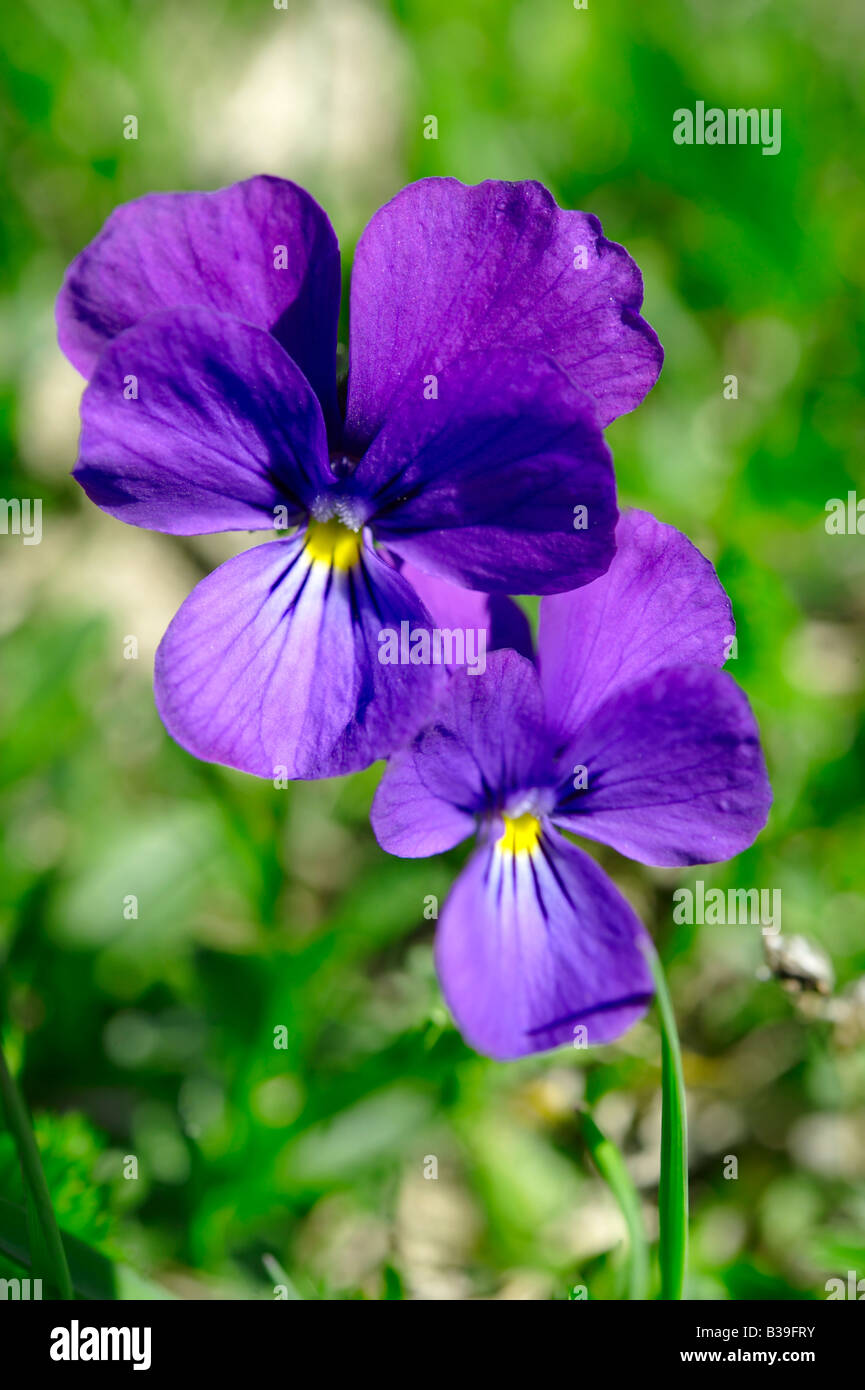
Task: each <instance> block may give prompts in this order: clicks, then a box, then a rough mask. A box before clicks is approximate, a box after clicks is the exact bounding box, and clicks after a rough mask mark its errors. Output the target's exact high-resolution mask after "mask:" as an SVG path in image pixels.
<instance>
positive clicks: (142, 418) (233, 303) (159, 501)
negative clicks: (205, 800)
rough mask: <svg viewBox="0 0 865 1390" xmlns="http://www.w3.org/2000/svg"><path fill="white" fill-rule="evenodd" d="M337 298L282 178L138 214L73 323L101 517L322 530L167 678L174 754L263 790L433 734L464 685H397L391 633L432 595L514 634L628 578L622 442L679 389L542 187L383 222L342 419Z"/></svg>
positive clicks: (362, 289)
mask: <svg viewBox="0 0 865 1390" xmlns="http://www.w3.org/2000/svg"><path fill="white" fill-rule="evenodd" d="M339 297H340V263H339V252H338V248H337V243H336V238H335V236H334V233H333V230H332V228H331V226H330V223H329V222H328V219H327V217H326V216H325V214H324V213H323V212H322V210H321V208H319V207H318V205H317V204H316V203H315V202H314V201H313V199H312V198H310V197H309V195H308V194H306V193H305V192H304V191H303V190H302V189H300V188H298V187H297V186H296V185H294V184H292V183H287V182H285V181H283V180H280V179H275V178H269V177H264V176H262V177H258V178H253V179H250V180H248V181H247V182H245V183H240V184H236V185H234V186H233V187H231V188H227V189H223V190H221V191H219V192H216V193H204V194H202V193H169V194H161V193H160V194H156V193H154V194H149V195H147V196H146V197H143V198H140V199H138V200H137V201H136V202H133V203H129V204H126V205H125V206H123V207H120V208H118V209H116V211H115V212H113V213H112V215H111V216H110V217H109V219H108V221H107V222H106V224H105V226H104V227H103V229H102V231H101V232H100V233H99V235H98V236H97V237H96V239H95V240H94V241H93V242H92V243H91V244H90V245H89V246H88V247H86V248H85V250H84V251H82V252H81V254H80V255H79V256H78V257H77V258H76V260H75V261H74V262H73V264H72V265H71V267H70V269H69V271H68V273H67V276H66V279H65V282H64V285H63V289H62V291H61V293H60V297H59V301H58V311H57V314H58V326H59V338H60V343H61V346H62V347H63V350H64V351H65V352H66V354H67V356H68V357H69V358H70V360H71V361H72V362H73V363H74V365H75V366H76V367H78V368H79V370H80V371H82V372H83V373H84V374H85V375H89V376H90V378H91V379H90V384H89V386H88V387H87V389H86V391H85V393H84V397H83V401H82V433H81V445H80V456H79V461H78V465H77V468H76V470H75V476H76V478H77V479H78V481H79V482H80V484H81V485H82V487H83V488H84V490H85V491H86V492H87V494H88V496H89V497H90V498H91V499H92V500H93V501H94V502H95V503H97V505H98V506H100V507H102V508H103V510H105V511H107V512H109V513H110V514H111V515H112V516H115V517H118V518H120V519H121V520H122V521H125V522H128V523H130V524H132V525H135V526H144V527H149V528H151V529H153V530H156V531H165V532H171V533H173V534H175V535H195V534H200V533H202V532H209V531H221V530H249V531H251V530H262V531H267V530H271V529H273V528H274V526H275V524H276V526H277V527H279V526H285V527H287V528H291V527H297V528H298V529H297V530H296V531H295V532H294V533H293V534H291V535H290V536H288V537H287V538H283V539H280V540H275V541H272V542H271V543H269V544H267V545H261V546H256V547H254V548H253V549H251V550H247V551H246V552H245V553H243V554H241V555H238V556H237V557H235V558H234V559H231V560H229V561H228V562H227V563H226V564H224V565H222V566H220V567H219V568H218V569H217V570H215V571H214V572H213V573H212V574H211V575H209V576H208V577H207V578H206V579H204V580H203V581H202V582H201V583H200V584H199V585H198V586H197V588H196V589H195V590H194V591H193V593H192V594H191V595H190V597H189V598H188V599H187V600H186V602H185V603H184V604H183V606H182V607H181V609H180V611H179V612H178V614H177V615H176V617H175V618H174V620H173V621H172V623H171V625H170V627H169V629H168V631H167V633H166V635H165V637H164V639H163V641H162V643H161V645H160V647H159V650H158V653H157V658H156V674H155V689H156V700H157V705H158V708H159V711H160V714H161V716H162V719H163V721H164V723H165V725H166V727H167V728H168V730H169V732H170V733H171V734H172V735H173V736H174V738H175V739H176V740H177V741H178V742H179V743H180V744H181V745H182V746H183V747H184V748H186V749H188V750H189V751H190V752H192V753H194V754H195V755H196V756H198V757H199V758H203V759H206V760H210V761H216V762H222V763H226V764H228V765H230V766H232V767H236V768H241V769H243V770H245V771H247V772H251V773H256V774H258V775H260V776H264V777H271V776H273V775H274V773H275V770H277V769H281V770H284V771H283V775H287V776H289V777H323V776H330V775H334V774H338V773H345V772H350V771H353V770H355V769H358V768H362V767H365V766H367V765H368V764H369V763H371V762H372V761H373V760H374V759H376V758H378V757H382V756H385V755H387V754H388V753H390V752H391V751H393V750H394V749H395V748H397V747H398V746H400V744H401V743H402V742H403V741H404V740H405V739H406V738H407V737H409V736H410V734H411V733H413V732H414V731H415V730H416V729H417V728H418V727H419V724H420V723H421V722H422V721H423V719H424V718H425V717H426V716H427V714H428V713H429V710H430V709H431V708H432V701H433V699H434V697H435V691H436V688H437V679H438V680H441V679H444V676H443V672H442V671H441V670H433V669H431V668H429V667H427V668H423V667H420V666H415V665H384V664H382V663H381V662H379V661H378V660H377V640H376V639H377V634H378V633H379V632H380V631H381V630H382V629H383V628H389V627H391V626H392V627H394V628H398V627H399V625H400V623H401V622H402V621H408V622H410V623H411V624H413V625H415V624H419V625H422V624H424V623H428V622H429V613H428V611H427V609H426V607H425V605H424V602H423V601H422V598H421V596H420V595H419V594H418V592H417V591H416V589H415V588H414V587H413V586H412V584H411V583H410V582H409V579H408V578H407V575H408V574H410V573H411V572H412V571H416V572H422V573H424V574H425V575H427V576H429V577H433V578H436V579H438V580H443V581H446V582H450V583H451V584H453V585H455V586H462V587H463V589H469V590H476V591H480V592H478V593H477V594H476V595H475V596H474V598H473V599H471V600H469V599H463V600H461V603H462V606H463V609H465V608H466V605H467V604H468V605H469V608H472V604H473V605H474V607H473V608H472V612H473V613H474V615H475V616H474V621H475V623H476V624H478V625H485V626H487V627H490V626H491V627H492V628H495V626H496V622H495V621H494V619H495V615H494V613H493V606H495V604H496V602H498V615H499V619H501V620H503V621H504V622H505V626H506V627H507V625H508V622H509V621H510V619H509V617H508V613H509V610H508V609H507V607H506V601H505V600H504V598H503V596H504V595H505V594H507V593H523V592H528V593H554V592H557V591H562V590H565V589H573V588H574V587H575V586H578V585H581V584H584V583H586V582H587V581H589V580H592V579H594V578H595V577H596V576H598V575H600V574H603V572H604V571H605V570H606V568H607V566H608V564H609V562H610V559H611V557H612V554H613V550H614V541H613V532H614V527H615V522H616V517H617V512H616V505H615V487H614V479H613V471H612V464H611V459H610V455H609V451H608V449H607V447H606V445H605V443H604V440H603V437H602V434H601V429H602V427H603V426H604V425H606V424H607V423H609V421H611V420H613V419H614V418H615V417H616V416H618V415H620V414H621V413H622V412H623V411H627V410H631V409H632V408H633V407H634V406H635V405H637V404H638V402H639V401H640V400H641V399H642V398H643V396H644V395H645V394H646V392H647V391H648V390H649V389H650V388H651V386H652V385H653V383H654V381H655V379H656V377H657V374H658V371H659V369H660V362H661V350H660V346H659V344H658V341H657V338H656V337H655V334H654V333H653V332H652V330H651V328H649V326H648V324H646V323H645V322H644V321H643V320H642V319H641V318H640V316H639V312H638V310H639V307H640V304H641V302H642V282H641V278H640V273H639V271H638V269H637V267H636V265H635V264H634V262H633V261H632V260H631V259H630V257H629V256H628V255H627V254H626V252H625V251H624V250H623V249H622V248H621V247H619V246H616V245H614V244H613V243H611V242H609V241H606V240H605V239H604V237H603V236H602V234H601V229H600V224H599V223H598V221H597V219H596V218H594V217H589V216H586V215H584V214H583V213H578V212H567V211H562V210H561V209H560V208H558V207H557V206H556V204H555V202H554V200H553V199H552V197H551V196H550V194H549V193H547V192H546V190H545V189H544V188H542V187H541V186H540V185H539V184H537V183H498V182H487V183H483V184H480V185H478V186H477V187H468V186H465V185H463V184H460V183H458V182H457V181H455V180H453V179H428V180H424V181H422V182H420V183H417V184H414V185H412V186H411V187H409V188H406V189H404V190H403V192H402V193H400V194H399V195H398V196H397V197H396V198H394V199H393V201H392V202H390V203H388V204H387V206H386V207H384V208H382V209H381V210H380V211H379V212H378V213H376V215H375V216H374V217H373V219H372V221H371V222H370V224H369V226H368V227H367V229H366V231H365V233H364V235H363V237H362V238H361V241H360V244H359V246H358V249H357V254H356V256H355V262H354V273H353V276H352V284H351V342H350V354H349V377H348V389H347V402H346V409H345V414H344V417H343V413H342V411H341V409H340V405H339V400H338V394H337V382H336V335H337V320H338V315H339ZM577 506H580V507H585V508H586V509H587V511H586V516H587V525H586V527H585V529H574V509H575V507H577ZM376 543H378V544H379V545H382V546H384V547H385V548H386V550H387V551H388V552H389V554H384V553H382V551H380V550H376V548H375V545H376ZM394 556H395V557H397V563H396V564H394V563H392V562H391V560H392V558H393V557H394ZM400 564H402V566H403V568H402V570H400V568H398V565H400ZM488 593H492V594H493V595H496V596H498V599H495V598H494V599H493V600H492V601H491V600H489V599H488V598H487V594H488ZM503 604H504V605H505V607H504V608H503V607H502V605H503ZM510 617H511V618H512V617H513V614H511V615H510ZM499 626H501V623H499ZM492 635H493V636H494V633H493V634H492ZM500 637H501V634H500ZM506 639H507V633H505V634H504V638H503V639H502V640H506Z"/></svg>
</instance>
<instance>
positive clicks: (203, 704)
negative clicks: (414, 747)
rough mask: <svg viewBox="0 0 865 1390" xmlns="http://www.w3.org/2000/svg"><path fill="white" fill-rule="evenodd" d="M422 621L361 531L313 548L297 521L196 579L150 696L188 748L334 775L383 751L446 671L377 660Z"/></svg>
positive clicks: (260, 769)
mask: <svg viewBox="0 0 865 1390" xmlns="http://www.w3.org/2000/svg"><path fill="white" fill-rule="evenodd" d="M403 620H407V621H409V622H412V623H415V622H416V623H424V622H427V621H428V618H427V615H426V613H425V610H424V608H423V606H422V605H421V603H420V601H419V599H417V597H416V596H415V595H414V593H413V592H412V590H411V589H410V587H409V585H408V584H406V582H405V580H404V579H402V578H400V576H399V575H398V574H397V573H396V572H395V571H394V570H393V569H392V568H391V566H389V565H387V564H385V563H384V561H383V560H380V559H379V557H378V556H377V555H376V554H375V552H374V551H373V550H372V549H371V547H369V546H368V545H364V547H363V549H362V551H360V553H359V555H358V558H357V560H356V561H354V562H353V563H352V564H350V565H346V564H344V563H340V564H333V563H327V562H326V561H324V560H321V559H317V558H311V555H310V549H309V546H308V544H307V541H306V536H305V533H300V534H298V535H297V536H293V537H292V538H291V539H290V540H286V541H272V542H270V543H268V544H266V545H259V546H255V547H254V548H253V549H252V550H247V551H245V552H244V553H243V554H241V555H237V556H235V557H234V558H233V559H231V560H228V561H227V562H226V563H225V564H224V565H220V567H219V569H217V570H214V572H213V573H212V574H210V575H208V577H207V578H206V579H204V580H202V582H201V583H200V584H199V585H198V586H197V587H196V588H195V589H194V590H193V592H192V593H191V594H190V596H189V598H188V599H187V600H186V602H185V603H184V604H183V606H182V607H181V609H180V610H179V612H178V613H177V615H176V617H175V618H174V620H173V621H172V623H171V625H170V626H169V628H168V631H167V632H166V634H165V636H164V638H163V639H162V642H161V644H160V646H159V650H158V651H157V653H156V672H155V690H156V703H157V707H158V709H159V713H160V716H161V718H162V721H163V723H164V724H165V727H166V728H167V730H168V732H169V733H170V734H171V735H172V737H173V738H175V739H176V740H177V742H178V743H179V744H180V745H181V747H183V748H185V749H186V750H187V751H188V752H190V753H192V754H194V755H195V757H197V758H201V759H203V760H204V761H205V762H219V763H225V764H227V765H228V766H229V767H236V768H239V769H240V770H241V771H243V772H251V773H254V774H255V775H256V776H259V777H288V778H297V777H309V778H316V777H336V776H339V775H341V774H343V773H347V772H356V771H358V770H359V769H360V768H364V767H368V766H369V764H370V763H372V762H374V761H375V760H376V759H377V758H383V757H387V755H388V754H390V753H392V752H393V751H394V749H396V748H398V747H399V746H400V744H401V743H404V742H405V741H406V740H407V739H408V738H410V737H411V735H412V734H413V733H414V732H415V731H416V729H417V728H418V726H419V725H420V724H422V723H423V722H424V721H425V720H426V719H427V718H428V717H429V715H430V713H431V710H432V707H433V703H434V699H435V692H436V688H437V686H438V685H439V683H440V682H441V681H442V680H444V679H445V677H444V673H443V672H442V671H441V670H437V669H435V668H432V667H429V666H412V665H383V664H382V663H381V662H380V661H379V659H378V657H379V652H380V643H379V633H380V632H381V630H382V629H383V628H388V627H392V628H395V629H396V630H397V631H398V630H399V625H400V622H402V621H403Z"/></svg>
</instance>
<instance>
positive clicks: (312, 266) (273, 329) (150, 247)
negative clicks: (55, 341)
mask: <svg viewBox="0 0 865 1390" xmlns="http://www.w3.org/2000/svg"><path fill="white" fill-rule="evenodd" d="M339 297H340V265H339V246H338V245H337V240H336V236H335V235H334V231H333V228H332V227H331V225H330V222H329V221H328V218H327V215H326V214H325V213H324V212H323V211H322V209H321V208H320V207H319V205H318V203H316V202H315V200H314V199H313V198H311V197H310V196H309V194H308V193H306V192H304V190H303V189H302V188H299V187H298V186H297V184H295V183H289V182H288V181H287V180H286V179H277V178H272V177H271V176H269V175H267V174H259V175H257V176H256V177H255V178H251V179H246V180H245V181H244V182H243V183H235V184H232V185H231V186H230V187H229V188H220V189H218V190H217V191H216V192H213V193H147V194H145V196H144V197H143V198H136V199H135V200H134V201H133V202H131V203H124V204H123V205H122V206H121V207H118V208H115V209H114V211H113V212H112V213H111V215H110V216H109V218H108V220H107V221H106V223H105V225H104V227H103V228H102V230H101V231H100V232H99V233H98V234H97V235H96V237H94V239H93V241H91V242H90V244H89V245H88V246H85V248H84V250H83V251H82V252H80V254H79V255H78V256H76V258H75V260H74V261H73V262H72V264H71V265H70V267H69V269H68V270H67V272H66V277H65V279H64V281H63V286H62V288H61V290H60V294H59V296H58V299H57V332H58V338H59V342H60V346H61V348H62V349H63V351H64V352H65V354H66V356H67V357H68V358H69V360H70V362H71V363H72V365H73V366H75V367H77V368H78V370H79V371H80V372H81V373H82V375H83V376H90V374H91V373H92V371H93V368H94V366H95V365H96V359H97V358H98V356H99V354H100V352H102V350H103V348H104V347H105V346H106V344H107V343H109V342H110V341H111V339H112V338H116V336H117V334H118V333H122V332H123V330H124V329H126V328H131V327H132V325H133V324H136V323H138V322H139V321H140V320H141V319H143V318H145V317H146V316H147V315H148V314H152V313H155V312H156V311H157V310H159V309H174V308H178V307H180V306H182V305H200V306H202V307H204V308H212V309H218V310H221V311H222V312H224V313H227V314H232V315H234V317H235V318H239V319H243V320H245V321H246V322H247V323H253V324H255V325H256V326H257V327H258V328H263V329H266V331H267V332H268V333H272V334H273V335H274V337H275V338H276V339H277V340H278V341H279V342H280V343H281V344H282V346H283V347H284V348H285V350H286V352H288V353H289V355H290V356H291V357H293V358H294V360H295V361H296V362H297V363H298V365H299V366H300V368H301V370H302V371H303V373H304V375H305V376H306V377H307V379H308V380H309V381H310V382H311V383H312V386H313V389H314V390H315V391H316V393H317V394H318V397H319V400H320V401H321V403H322V407H323V409H324V410H325V413H326V415H327V416H328V418H330V417H331V415H332V414H333V413H334V411H335V403H336V332H337V321H338V318H339Z"/></svg>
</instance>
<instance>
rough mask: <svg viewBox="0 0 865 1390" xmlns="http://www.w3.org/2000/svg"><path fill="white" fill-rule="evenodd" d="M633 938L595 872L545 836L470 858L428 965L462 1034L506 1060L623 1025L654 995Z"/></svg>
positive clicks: (592, 1040)
mask: <svg viewBox="0 0 865 1390" xmlns="http://www.w3.org/2000/svg"><path fill="white" fill-rule="evenodd" d="M641 941H642V942H644V943H646V942H648V937H647V936H646V933H645V931H644V929H643V927H642V926H641V924H640V922H639V920H638V919H637V917H636V915H635V913H634V911H633V909H632V908H631V907H630V906H629V905H628V903H627V902H626V901H625V899H624V898H623V897H622V896H621V894H620V893H619V892H618V890H617V889H616V888H615V886H614V885H613V884H612V883H611V881H610V880H609V879H608V878H607V876H606V874H605V873H604V872H603V870H602V869H600V868H599V867H598V865H597V864H596V863H595V862H594V860H592V859H590V858H589V856H588V855H587V854H584V853H583V851H582V850H580V849H578V848H577V846H576V845H572V844H570V843H569V842H568V841H567V840H565V839H564V838H563V837H562V836H561V835H557V834H555V832H552V833H544V834H543V835H542V837H541V839H540V841H539V842H538V844H537V845H536V846H535V848H534V849H531V850H521V851H520V852H518V853H512V852H511V851H510V850H509V849H505V848H503V847H502V845H501V844H492V845H489V846H487V847H485V848H483V849H480V850H478V851H477V852H476V853H475V854H474V855H473V856H472V858H471V859H470V860H469V863H468V864H467V866H466V868H465V869H464V870H463V872H462V873H461V874H460V876H459V878H458V879H457V881H456V883H455V884H454V887H453V889H452V890H451V893H450V895H449V897H448V899H447V901H446V902H445V905H444V907H443V909H442V914H441V917H440V919H439V924H438V929H437V933H436V946H435V955H436V966H437V969H438V974H439V979H440V980H441V985H442V990H443V992H444V996H445V999H446V1001H447V1003H448V1007H449V1008H450V1010H451V1013H452V1014H453V1016H454V1019H455V1021H456V1023H457V1026H458V1028H459V1029H460V1032H461V1033H462V1034H463V1036H464V1037H465V1038H466V1041H467V1042H469V1043H470V1044H471V1046H472V1047H474V1048H475V1049H476V1050H477V1051H478V1052H483V1053H485V1054H486V1055H487V1056H489V1057H495V1058H497V1059H498V1060H500V1061H508V1060H510V1059H512V1058H515V1057H522V1056H524V1055H525V1054H526V1053H530V1052H541V1051H543V1050H545V1049H546V1048H550V1047H558V1046H560V1045H561V1044H562V1043H567V1042H570V1043H573V1044H574V1045H575V1046H576V1045H578V1042H582V1043H587V1044H588V1045H590V1046H594V1045H595V1044H598V1043H606V1042H611V1041H612V1040H613V1039H614V1038H617V1037H619V1035H620V1034H621V1033H623V1032H624V1031H625V1030H626V1029H627V1028H630V1026H631V1024H632V1023H634V1022H636V1020H637V1019H638V1018H640V1017H641V1016H642V1015H643V1014H644V1013H645V1012H646V1009H647V1007H648V1004H649V1002H650V1000H651V997H652V977H651V972H650V970H649V966H648V963H647V961H646V957H645V955H644V953H643V950H642V949H641V945H640V943H641ZM580 1026H582V1027H583V1028H584V1029H585V1030H586V1031H585V1033H584V1034H579V1033H578V1032H577V1029H578V1028H579V1027H580Z"/></svg>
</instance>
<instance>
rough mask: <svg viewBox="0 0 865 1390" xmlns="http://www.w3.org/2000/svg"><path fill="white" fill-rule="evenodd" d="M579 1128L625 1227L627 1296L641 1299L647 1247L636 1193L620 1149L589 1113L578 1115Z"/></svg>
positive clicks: (646, 1272)
mask: <svg viewBox="0 0 865 1390" xmlns="http://www.w3.org/2000/svg"><path fill="white" fill-rule="evenodd" d="M580 1131H581V1134H582V1137H583V1140H584V1142H585V1144H586V1147H587V1148H588V1150H589V1153H590V1154H591V1156H592V1161H593V1162H594V1165H595V1167H596V1168H597V1170H598V1172H599V1173H600V1175H601V1177H602V1178H603V1179H604V1182H605V1183H606V1184H607V1186H608V1187H609V1189H610V1191H611V1192H612V1194H613V1196H614V1197H615V1199H616V1201H617V1202H618V1204H619V1208H620V1210H621V1213H622V1215H623V1217H624V1218H625V1224H626V1226H627V1228H628V1242H629V1245H630V1252H629V1264H628V1298H629V1299H630V1300H631V1301H637V1302H641V1301H643V1300H645V1299H646V1298H647V1297H648V1291H649V1247H648V1244H647V1242H646V1230H645V1227H644V1225H643V1214H642V1211H641V1210H640V1196H639V1193H638V1192H637V1189H636V1187H635V1186H634V1181H633V1179H632V1177H631V1175H630V1173H629V1172H628V1168H627V1165H626V1163H625V1160H624V1158H623V1157H622V1154H621V1152H620V1150H619V1149H618V1148H617V1146H616V1145H615V1144H614V1143H613V1141H612V1139H608V1138H607V1137H606V1135H605V1134H603V1133H602V1131H601V1130H600V1129H599V1128H598V1126H597V1125H596V1124H595V1121H594V1120H593V1119H592V1117H591V1115H588V1114H583V1115H581V1116H580Z"/></svg>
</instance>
